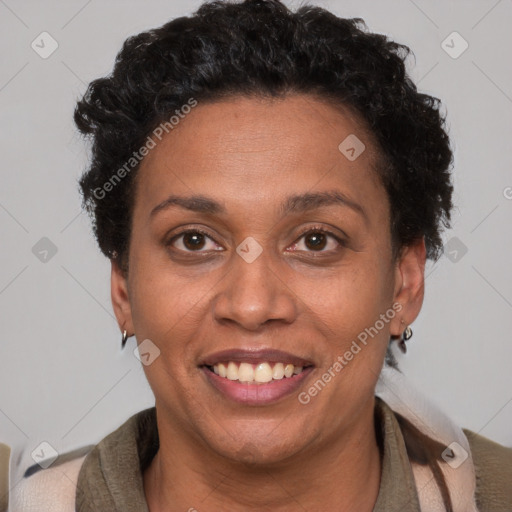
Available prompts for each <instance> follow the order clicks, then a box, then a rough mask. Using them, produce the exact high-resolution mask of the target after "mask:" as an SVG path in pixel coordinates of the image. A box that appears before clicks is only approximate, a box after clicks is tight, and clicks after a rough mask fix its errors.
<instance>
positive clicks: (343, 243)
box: [166, 226, 346, 254]
mask: <svg viewBox="0 0 512 512" xmlns="http://www.w3.org/2000/svg"><path fill="white" fill-rule="evenodd" d="M188 233H200V234H202V235H204V236H206V237H208V238H209V239H210V240H212V241H214V242H215V240H214V239H213V237H212V236H211V235H210V233H208V232H207V231H204V230H202V229H200V228H194V229H190V228H188V229H184V230H183V231H180V232H179V233H176V234H175V235H173V237H172V238H171V239H170V240H169V242H168V243H167V244H166V245H169V246H172V244H173V243H174V242H175V241H176V240H177V239H178V238H179V237H180V236H183V235H186V234H188ZM312 233H321V234H324V235H328V236H331V237H332V238H334V239H335V240H336V242H338V244H340V246H341V247H345V246H346V241H345V240H344V239H342V238H340V237H339V236H338V235H336V234H334V233H333V232H332V231H329V230H328V229H326V228H324V227H320V226H313V227H308V228H306V229H304V230H303V231H302V232H300V233H299V235H298V238H297V240H296V241H295V242H293V244H296V243H297V242H298V241H300V240H301V239H302V238H304V237H305V236H306V235H309V234H312ZM293 244H292V245H293ZM178 250H181V249H178ZM183 252H187V253H201V252H204V251H183ZM301 252H302V251H301ZM307 252H311V253H315V252H316V253H319V254H321V253H330V252H333V250H332V249H331V250H329V251H307Z"/></svg>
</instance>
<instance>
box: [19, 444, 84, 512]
mask: <svg viewBox="0 0 512 512" xmlns="http://www.w3.org/2000/svg"><path fill="white" fill-rule="evenodd" d="M92 448H93V446H86V447H83V448H80V449H78V450H74V451H73V452H68V453H65V454H62V455H61V456H60V457H59V459H57V461H55V463H53V464H52V465H51V466H50V467H48V468H47V469H42V468H41V467H40V466H39V465H33V466H31V467H29V468H28V469H27V471H26V472H25V475H24V476H23V478H22V480H21V481H20V482H19V483H18V484H16V485H15V486H14V488H13V489H12V491H11V499H10V508H9V510H11V511H12V512H50V511H51V512H74V511H75V493H76V483H77V481H78V473H79V472H80V468H81V467H82V464H83V462H84V460H85V457H86V456H87V453H88V452H89V451H90V450H91V449H92Z"/></svg>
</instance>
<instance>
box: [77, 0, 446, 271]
mask: <svg viewBox="0 0 512 512" xmlns="http://www.w3.org/2000/svg"><path fill="white" fill-rule="evenodd" d="M410 53H411V51H410V50H409V48H408V47H407V46H404V45H401V44H398V43H396V42H394V41H392V40H390V39H389V38H387V37H386V36H384V35H381V34H375V33H371V32H369V31H368V29H367V27H366V25H365V23H364V21H363V20H362V19H360V18H354V19H343V18H339V17H337V16H335V15H334V14H332V13H330V12H329V11H327V10H325V9H322V8H319V7H315V6H311V5H308V6H303V7H301V8H299V9H298V10H297V11H295V12H294V11H292V10H290V9H289V8H288V7H286V6H285V5H284V4H283V3H281V2H280V1H279V0H245V1H242V2H228V1H213V2H210V3H208V2H207V3H205V4H203V5H202V6H201V7H200V8H199V9H198V10H197V12H195V13H194V14H193V15H192V16H188V17H180V18H177V19H174V20H172V21H170V22H168V23H166V24H165V25H163V26H161V27H159V28H156V29H154V30H149V31H146V32H142V33H140V34H138V35H135V36H132V37H130V38H128V39H127V40H126V41H125V42H124V45H123V47H122V49H121V51H120V52H119V54H118V55H117V58H116V62H115V66H114V69H113V71H112V73H111V74H110V75H109V76H107V77H104V78H99V79H97V80H94V81H92V82H91V83H90V84H89V87H88V89H87V91H86V93H85V95H84V96H83V98H82V99H81V100H80V101H79V102H78V103H77V106H76V109H75V116H74V118H75V123H76V125H77V126H78V128H79V130H80V131H81V132H82V134H84V135H86V136H88V137H90V138H91V140H92V147H91V153H92V159H91V164H90V167H89V168H88V170H87V171H86V172H85V173H84V174H83V176H82V177H81V179H80V187H81V191H82V196H83V206H84V207H85V208H86V210H87V211H88V212H89V214H90V215H91V217H92V220H93V228H94V233H95V236H96V239H97V242H98V244H99V247H100V249H101V251H102V252H103V253H104V254H105V255H106V256H107V257H109V258H111V259H117V260H118V262H119V263H120V266H121V268H122V269H124V270H126V271H127V269H128V261H127V260H128V254H127V253H128V247H129V241H130V231H131V219H132V207H133V198H134V189H135V185H134V183H135V177H136V171H137V167H138V163H137V165H134V166H133V170H131V172H129V173H127V172H125V173H123V180H122V182H120V183H119V184H117V183H116V184H115V185H116V186H110V187H109V192H108V194H106V193H103V192H102V193H101V194H99V193H98V190H103V191H104V190H105V189H104V188H102V187H104V185H105V184H106V183H107V182H109V180H111V178H112V176H113V174H114V172H115V171H116V170H117V169H121V168H122V167H123V165H124V166H125V169H126V165H125V164H126V162H127V161H129V160H130V159H131V158H132V155H133V154H134V152H135V151H136V150H137V149H138V148H140V147H141V145H142V144H143V143H144V141H145V140H146V138H147V137H148V134H150V133H151V132H152V130H154V129H155V127H157V126H158V125H159V124H160V123H162V122H163V121H165V120H167V119H169V116H170V115H172V113H174V112H176V111H177V110H179V109H181V108H182V106H183V105H186V104H187V103H188V102H190V99H191V98H194V99H195V101H216V100H222V99H223V98H229V97H230V96H233V95H249V96H251V95H260V96H272V97H275V96H284V95H286V94H288V93H306V94H308V93H309V94H314V95H317V96H320V97H322V98H324V99H326V100H327V101H330V102H332V103H333V104H335V103H341V104H343V105H346V106H347V107H349V108H351V109H352V110H354V111H356V112H357V113H358V115H359V116H360V118H361V119H362V120H363V122H364V123H365V125H366V127H367V128H368V129H369V130H370V132H371V133H372V134H373V136H374V139H375V140H376V144H377V146H380V147H378V150H379V151H378V152H379V154H381V155H382V158H380V160H381V162H380V165H379V166H378V168H379V175H380V178H381V180H382V183H383V185H384V187H385V189H386V191H387V195H388V198H389V203H390V211H391V226H390V231H391V237H392V246H393V249H394V254H395V255H396V254H398V252H399V251H400V249H402V248H403V247H406V246H407V245H409V244H411V243H412V242H413V241H415V240H417V239H421V238H424V240H425V244H426V248H427V258H430V259H437V258H439V256H440V254H441V250H442V241H441V231H442V229H443V227H450V212H451V209H452V192H453V187H452V184H451V174H450V171H451V165H452V161H453V154H452V150H451V147H450V140H449V137H448V134H447V131H446V122H445V121H446V116H445V115H443V114H442V113H441V102H440V100H439V99H437V98H434V97H432V96H429V95H426V94H421V93H419V92H418V90H417V87H416V86H415V84H414V83H413V82H412V80H411V79H410V77H409V75H408V74H407V72H406V65H405V61H406V59H407V57H408V55H409V54H410ZM125 175H126V176H125Z"/></svg>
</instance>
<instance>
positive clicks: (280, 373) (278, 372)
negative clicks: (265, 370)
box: [272, 363, 284, 380]
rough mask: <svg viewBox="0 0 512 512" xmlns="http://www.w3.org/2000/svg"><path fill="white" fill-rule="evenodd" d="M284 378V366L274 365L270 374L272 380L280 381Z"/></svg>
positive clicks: (280, 364) (281, 364)
mask: <svg viewBox="0 0 512 512" xmlns="http://www.w3.org/2000/svg"><path fill="white" fill-rule="evenodd" d="M283 377H284V365H283V363H276V364H275V366H274V370H273V372H272V378H273V379H275V380H281V379H282V378H283Z"/></svg>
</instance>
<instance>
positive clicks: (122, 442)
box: [75, 397, 420, 512]
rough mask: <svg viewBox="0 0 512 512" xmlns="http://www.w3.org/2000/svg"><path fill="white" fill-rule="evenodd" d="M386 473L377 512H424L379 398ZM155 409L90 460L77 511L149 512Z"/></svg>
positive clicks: (124, 428)
mask: <svg viewBox="0 0 512 512" xmlns="http://www.w3.org/2000/svg"><path fill="white" fill-rule="evenodd" d="M375 418H376V425H377V436H378V439H379V445H380V447H381V462H382V474H381V483H380V489H379V494H378V498H377V502H376V504H375V508H374V512H390V511H393V510H407V511H408V512H420V507H419V502H418V495H417V492H416V487H415V484H414V476H413V473H412V470H411V466H410V463H409V458H408V456H407V451H406V448H405V444H404V440H403V437H402V434H401V431H400V427H399V425H398V422H397V420H396V418H395V415H394V413H393V411H392V410H391V409H390V408H389V407H388V405H387V404H386V403H385V402H383V401H382V400H381V399H380V398H378V397H376V403H375ZM158 446H159V441H158V431H157V423H156V409H155V407H152V408H150V409H146V410H144V411H141V412H139V413H137V414H135V415H134V416H132V417H131V418H129V419H128V420H127V421H126V422H125V423H124V424H123V425H121V426H120V427H119V428H118V429H117V430H115V431H114V432H112V433H111V434H109V435H108V436H107V437H105V438H104V439H103V440H102V441H101V442H100V443H98V444H97V445H96V446H95V447H94V448H93V449H92V450H91V452H90V453H89V454H88V455H87V457H86V459H85V461H84V463H83V465H82V467H81V469H80V474H79V476H78V482H77V491H76V502H75V506H76V510H77V512H89V511H96V510H111V511H116V510H117V511H123V512H149V510H148V506H147V503H146V499H145V494H144V487H143V479H142V475H143V472H144V470H145V468H146V467H147V466H148V465H149V463H150V462H151V459H152V458H153V457H154V455H155V454H156V452H157V451H158Z"/></svg>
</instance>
